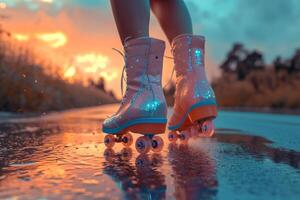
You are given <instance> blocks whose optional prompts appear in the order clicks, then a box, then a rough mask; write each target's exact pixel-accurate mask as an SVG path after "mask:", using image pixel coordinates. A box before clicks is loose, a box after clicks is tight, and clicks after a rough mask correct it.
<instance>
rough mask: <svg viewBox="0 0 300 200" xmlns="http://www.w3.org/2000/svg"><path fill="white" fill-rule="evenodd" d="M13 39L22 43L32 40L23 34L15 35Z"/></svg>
mask: <svg viewBox="0 0 300 200" xmlns="http://www.w3.org/2000/svg"><path fill="white" fill-rule="evenodd" d="M12 37H13V38H14V39H16V40H18V41H20V42H25V41H28V40H29V39H30V36H29V35H27V34H21V33H15V34H13V35H12Z"/></svg>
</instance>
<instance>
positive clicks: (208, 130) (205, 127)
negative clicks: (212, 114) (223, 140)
mask: <svg viewBox="0 0 300 200" xmlns="http://www.w3.org/2000/svg"><path fill="white" fill-rule="evenodd" d="M214 132H215V126H214V123H213V122H212V121H211V120H206V121H204V122H203V123H202V124H201V136H203V137H211V136H212V135H213V134H214Z"/></svg>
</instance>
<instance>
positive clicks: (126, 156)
mask: <svg viewBox="0 0 300 200" xmlns="http://www.w3.org/2000/svg"><path fill="white" fill-rule="evenodd" d="M121 158H122V160H127V161H128V160H130V159H131V158H132V149H131V148H128V147H127V148H123V149H122V151H121Z"/></svg>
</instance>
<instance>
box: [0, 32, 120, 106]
mask: <svg viewBox="0 0 300 200" xmlns="http://www.w3.org/2000/svg"><path fill="white" fill-rule="evenodd" d="M45 61H47V58H45V59H44V61H38V60H37V57H36V55H35V54H34V52H33V50H31V49H29V48H28V47H26V46H22V45H20V44H17V43H16V42H12V41H11V40H9V39H4V37H3V36H1V35H0V111H10V112H45V111H50V110H51V111H52V110H64V109H69V108H75V107H86V106H95V105H101V104H106V103H113V102H116V100H115V99H114V98H113V97H111V96H110V95H109V94H107V93H106V92H104V91H100V90H98V89H96V88H94V87H87V86H84V85H83V84H81V83H69V82H66V81H65V80H63V78H62V77H60V75H59V73H51V74H49V73H47V72H46V70H45V69H46V68H48V69H49V67H50V68H55V67H53V66H51V64H49V62H45ZM46 63H48V64H46ZM57 68H59V67H57Z"/></svg>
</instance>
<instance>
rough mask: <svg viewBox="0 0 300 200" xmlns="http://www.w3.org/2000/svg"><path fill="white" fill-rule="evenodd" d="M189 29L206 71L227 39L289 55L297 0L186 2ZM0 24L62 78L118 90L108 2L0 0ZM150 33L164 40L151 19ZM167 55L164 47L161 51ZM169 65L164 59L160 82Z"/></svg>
mask: <svg viewBox="0 0 300 200" xmlns="http://www.w3.org/2000/svg"><path fill="white" fill-rule="evenodd" d="M186 2H187V5H188V8H189V10H190V12H191V15H192V19H193V23H194V24H193V25H194V31H195V33H196V34H201V35H205V36H206V38H207V60H206V61H207V70H208V73H209V76H210V78H211V77H214V76H217V74H218V69H217V66H218V64H220V63H221V62H222V60H223V58H224V57H225V54H226V52H227V51H228V50H229V49H230V47H231V45H232V43H234V42H243V43H244V44H245V45H246V46H247V47H249V48H250V49H259V50H261V51H262V52H264V54H265V57H266V61H267V62H271V61H272V59H273V58H274V57H275V56H276V55H282V56H284V57H288V56H291V55H292V53H293V52H294V50H295V49H296V48H298V47H300V37H299V36H300V28H299V27H300V20H299V19H300V1H298V0H209V1H207V0H186ZM0 14H1V15H5V16H8V18H7V19H3V20H2V19H1V24H2V25H3V27H4V28H5V29H6V30H8V31H10V32H11V33H12V36H13V38H14V39H15V40H18V41H19V42H26V43H28V45H30V46H33V47H34V48H35V49H38V51H39V52H41V53H42V54H44V56H45V57H50V58H51V59H52V60H55V61H56V62H57V63H59V64H61V66H62V68H63V70H64V72H65V76H66V78H72V77H77V78H83V79H86V78H88V77H92V78H96V77H98V76H103V77H105V78H106V80H107V82H108V83H109V84H107V87H108V89H113V90H114V92H116V93H117V94H119V92H120V89H119V83H120V75H121V69H122V66H123V60H122V57H120V56H119V55H118V54H117V53H116V52H114V51H112V50H111V48H118V49H122V46H121V44H120V41H119V37H118V35H117V30H116V27H115V24H114V21H113V17H112V13H111V10H110V5H109V1H108V0H0ZM151 35H152V36H153V37H157V38H162V39H165V36H164V35H163V33H162V31H161V30H160V27H159V25H158V23H157V22H156V20H155V18H154V17H152V18H151ZM166 54H167V55H169V56H170V55H171V54H170V50H169V47H168V48H167V51H166ZM171 70H172V63H171V61H170V60H166V61H165V69H164V78H163V79H164V82H166V81H168V79H169V75H170V73H168V72H170V71H171Z"/></svg>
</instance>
